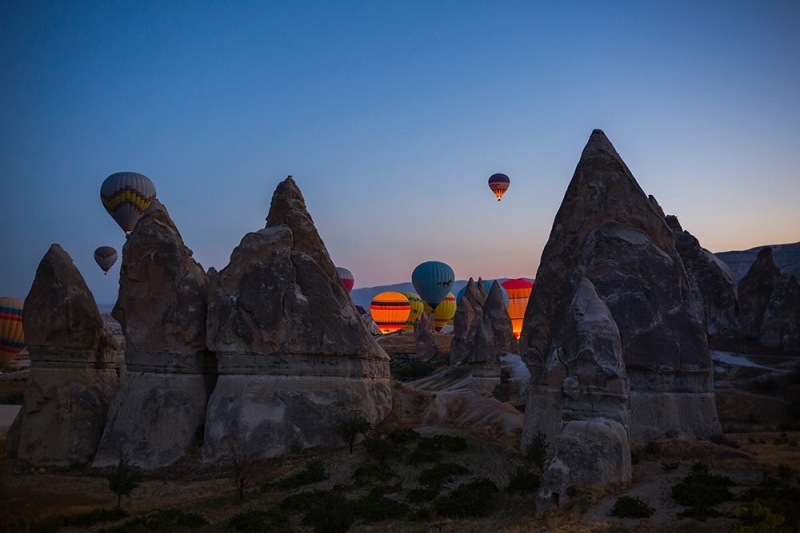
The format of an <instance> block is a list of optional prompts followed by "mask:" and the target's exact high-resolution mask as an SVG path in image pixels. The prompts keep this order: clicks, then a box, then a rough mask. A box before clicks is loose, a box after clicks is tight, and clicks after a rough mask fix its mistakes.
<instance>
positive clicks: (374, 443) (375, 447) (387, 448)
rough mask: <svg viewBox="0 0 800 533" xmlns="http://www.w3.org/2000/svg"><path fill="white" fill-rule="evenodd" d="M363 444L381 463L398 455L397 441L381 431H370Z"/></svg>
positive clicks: (371, 455) (370, 454)
mask: <svg viewBox="0 0 800 533" xmlns="http://www.w3.org/2000/svg"><path fill="white" fill-rule="evenodd" d="M363 445H364V449H365V450H366V451H367V453H368V454H369V456H370V457H372V458H373V459H375V460H377V461H379V462H381V463H382V462H384V461H386V459H388V458H390V457H393V456H395V455H397V446H395V443H394V442H392V441H391V440H390V439H389V438H388V437H386V436H384V435H382V434H381V433H380V432H379V431H375V430H372V431H370V432H369V433H368V434H367V436H366V437H365V438H364V442H363Z"/></svg>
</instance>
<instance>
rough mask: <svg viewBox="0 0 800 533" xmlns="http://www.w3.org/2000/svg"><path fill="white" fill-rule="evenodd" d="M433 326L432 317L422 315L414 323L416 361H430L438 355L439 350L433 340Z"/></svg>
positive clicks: (427, 314) (426, 314)
mask: <svg viewBox="0 0 800 533" xmlns="http://www.w3.org/2000/svg"><path fill="white" fill-rule="evenodd" d="M434 328H435V324H434V321H433V315H431V314H430V313H422V314H421V315H420V316H419V318H418V319H417V320H415V321H414V348H415V350H416V353H415V355H416V358H417V361H425V362H427V361H431V360H433V359H436V357H437V356H438V355H439V348H437V347H436V342H435V341H434V340H433V331H434Z"/></svg>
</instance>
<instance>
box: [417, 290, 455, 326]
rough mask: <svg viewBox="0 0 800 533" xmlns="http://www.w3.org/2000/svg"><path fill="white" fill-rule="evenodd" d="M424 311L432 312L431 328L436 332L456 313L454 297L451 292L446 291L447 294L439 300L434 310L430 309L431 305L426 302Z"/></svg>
mask: <svg viewBox="0 0 800 533" xmlns="http://www.w3.org/2000/svg"><path fill="white" fill-rule="evenodd" d="M425 312H426V313H432V314H433V329H435V330H436V331H437V332H439V331H442V328H443V327H445V326H446V325H447V323H448V322H450V320H452V318H453V316H455V314H456V297H455V296H454V295H453V293H452V292H448V293H447V296H445V297H444V299H443V300H442V301H441V302H439V305H437V306H436V309H435V310H433V309H431V307H430V306H429V305H427V304H426V305H425Z"/></svg>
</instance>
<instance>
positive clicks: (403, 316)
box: [369, 291, 411, 335]
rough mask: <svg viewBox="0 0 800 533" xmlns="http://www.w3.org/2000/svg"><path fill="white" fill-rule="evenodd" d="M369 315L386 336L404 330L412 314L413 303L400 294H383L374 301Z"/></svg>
mask: <svg viewBox="0 0 800 533" xmlns="http://www.w3.org/2000/svg"><path fill="white" fill-rule="evenodd" d="M369 313H370V314H371V315H372V320H374V321H375V325H376V326H378V329H379V330H381V333H383V334H384V335H385V334H387V333H394V332H395V331H400V330H401V329H403V325H404V324H405V323H406V320H407V319H408V315H409V314H410V313H411V303H410V302H409V301H408V298H406V297H405V296H403V294H401V293H399V292H392V291H388V292H382V293H380V294H378V295H376V296H375V298H373V299H372V303H370V304H369Z"/></svg>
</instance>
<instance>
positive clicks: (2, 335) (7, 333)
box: [0, 298, 25, 368]
mask: <svg viewBox="0 0 800 533" xmlns="http://www.w3.org/2000/svg"><path fill="white" fill-rule="evenodd" d="M22 305H23V302H22V300H17V299H16V298H0V368H2V367H3V366H5V364H6V363H8V362H9V361H11V360H12V359H14V358H15V357H16V356H17V354H18V353H19V352H21V351H22V349H23V348H25V334H24V333H23V331H22Z"/></svg>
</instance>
